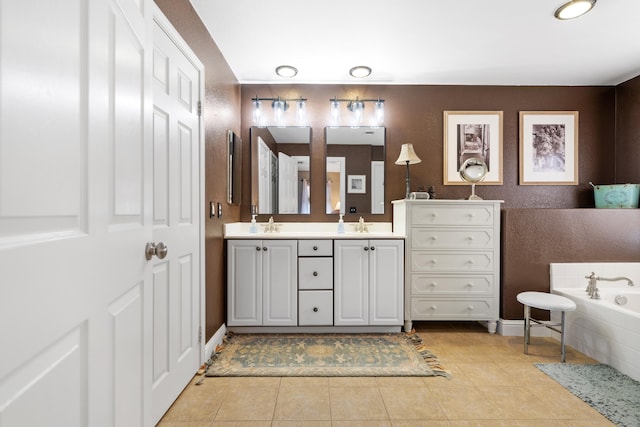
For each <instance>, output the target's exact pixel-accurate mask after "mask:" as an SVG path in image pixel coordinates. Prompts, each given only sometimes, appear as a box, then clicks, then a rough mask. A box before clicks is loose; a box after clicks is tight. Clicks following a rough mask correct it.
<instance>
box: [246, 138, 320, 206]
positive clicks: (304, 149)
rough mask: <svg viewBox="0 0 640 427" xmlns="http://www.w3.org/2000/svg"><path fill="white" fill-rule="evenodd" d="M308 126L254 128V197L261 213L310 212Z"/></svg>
mask: <svg viewBox="0 0 640 427" xmlns="http://www.w3.org/2000/svg"><path fill="white" fill-rule="evenodd" d="M310 144H311V128H310V127H308V126H267V127H252V128H251V191H252V193H251V200H252V204H254V205H255V208H254V210H255V213H258V214H308V213H310V212H311V205H310V200H311V199H310V191H311V182H310V154H311V150H310Z"/></svg>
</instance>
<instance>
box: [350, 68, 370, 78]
mask: <svg viewBox="0 0 640 427" xmlns="http://www.w3.org/2000/svg"><path fill="white" fill-rule="evenodd" d="M349 75H350V76H351V77H355V78H357V79H362V78H364V77H368V76H370V75H371V67H367V66H366V65H358V66H356V67H353V68H352V69H350V70H349Z"/></svg>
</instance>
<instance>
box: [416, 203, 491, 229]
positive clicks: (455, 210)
mask: <svg viewBox="0 0 640 427" xmlns="http://www.w3.org/2000/svg"><path fill="white" fill-rule="evenodd" d="M411 222H412V224H413V225H486V226H493V206H492V205H476V204H475V203H473V204H469V205H465V206H464V208H461V207H460V206H435V205H429V204H424V205H416V206H413V209H412V210H411Z"/></svg>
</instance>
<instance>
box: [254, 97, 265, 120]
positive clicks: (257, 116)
mask: <svg viewBox="0 0 640 427" xmlns="http://www.w3.org/2000/svg"><path fill="white" fill-rule="evenodd" d="M261 105H262V102H260V101H259V100H255V101H253V122H254V123H255V124H256V125H258V126H261V125H262V118H263V116H262V108H261Z"/></svg>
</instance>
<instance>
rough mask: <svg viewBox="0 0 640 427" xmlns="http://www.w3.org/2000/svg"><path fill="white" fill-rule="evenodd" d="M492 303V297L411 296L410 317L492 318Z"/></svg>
mask: <svg viewBox="0 0 640 427" xmlns="http://www.w3.org/2000/svg"><path fill="white" fill-rule="evenodd" d="M493 304H494V300H493V298H468V299H432V298H412V299H411V318H412V319H414V320H465V319H468V320H483V319H485V320H486V319H492V317H493V316H492V313H493V311H494V310H493Z"/></svg>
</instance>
